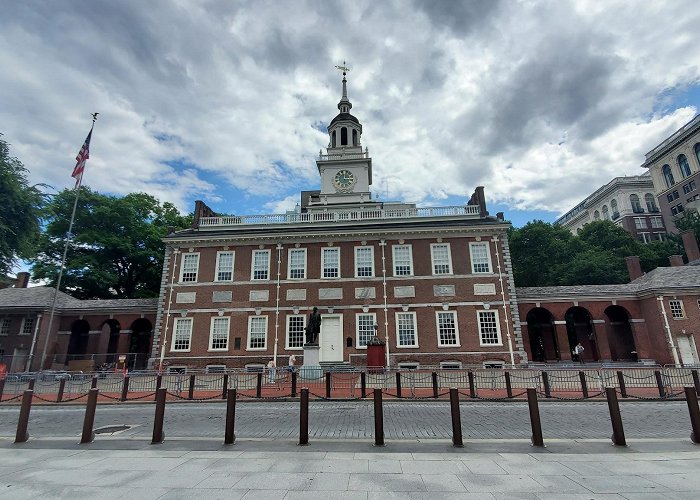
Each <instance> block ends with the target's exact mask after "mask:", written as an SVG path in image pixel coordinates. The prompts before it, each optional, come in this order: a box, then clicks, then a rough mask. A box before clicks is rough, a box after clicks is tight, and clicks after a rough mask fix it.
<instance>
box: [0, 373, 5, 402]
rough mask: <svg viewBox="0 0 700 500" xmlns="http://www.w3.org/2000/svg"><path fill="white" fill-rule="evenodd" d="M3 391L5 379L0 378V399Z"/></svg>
mask: <svg viewBox="0 0 700 500" xmlns="http://www.w3.org/2000/svg"><path fill="white" fill-rule="evenodd" d="M3 392H5V379H4V378H0V401H2V393H3Z"/></svg>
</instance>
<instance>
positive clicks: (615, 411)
mask: <svg viewBox="0 0 700 500" xmlns="http://www.w3.org/2000/svg"><path fill="white" fill-rule="evenodd" d="M605 396H606V397H607V398H608V410H609V411H610V422H611V423H612V428H613V434H612V436H611V437H610V439H612V442H613V444H615V445H617V446H627V442H626V441H625V429H624V427H623V426H622V415H621V414H620V405H619V404H618V402H617V392H615V388H614V387H606V388H605Z"/></svg>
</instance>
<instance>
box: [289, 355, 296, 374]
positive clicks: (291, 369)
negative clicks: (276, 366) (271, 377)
mask: <svg viewBox="0 0 700 500" xmlns="http://www.w3.org/2000/svg"><path fill="white" fill-rule="evenodd" d="M296 362H297V357H296V356H295V355H294V354H290V355H289V365H288V366H287V370H288V371H289V373H294V364H295V363H296Z"/></svg>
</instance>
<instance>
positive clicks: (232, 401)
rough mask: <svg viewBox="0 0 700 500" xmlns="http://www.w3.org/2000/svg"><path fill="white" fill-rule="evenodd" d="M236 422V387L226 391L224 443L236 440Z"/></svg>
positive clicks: (231, 442)
mask: <svg viewBox="0 0 700 500" xmlns="http://www.w3.org/2000/svg"><path fill="white" fill-rule="evenodd" d="M235 423H236V389H229V390H228V391H227V392H226V433H225V434H224V444H233V442H234V441H235V440H236V434H235V433H234V426H235Z"/></svg>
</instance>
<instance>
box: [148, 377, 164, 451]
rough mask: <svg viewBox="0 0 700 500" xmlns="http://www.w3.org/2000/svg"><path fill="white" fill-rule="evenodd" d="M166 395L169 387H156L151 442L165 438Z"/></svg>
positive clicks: (155, 442) (159, 441) (154, 442)
mask: <svg viewBox="0 0 700 500" xmlns="http://www.w3.org/2000/svg"><path fill="white" fill-rule="evenodd" d="M159 378H160V376H159ZM166 396H167V389H165V388H159V389H156V415H155V418H154V420H153V439H151V444H158V443H162V442H163V439H165V432H163V417H165V397H166Z"/></svg>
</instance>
